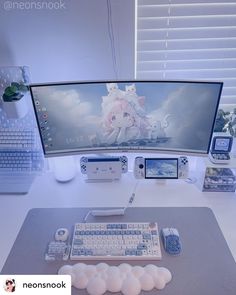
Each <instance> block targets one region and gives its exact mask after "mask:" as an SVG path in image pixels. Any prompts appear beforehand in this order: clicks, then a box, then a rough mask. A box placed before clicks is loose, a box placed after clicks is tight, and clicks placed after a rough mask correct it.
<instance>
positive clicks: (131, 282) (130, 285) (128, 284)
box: [121, 274, 141, 295]
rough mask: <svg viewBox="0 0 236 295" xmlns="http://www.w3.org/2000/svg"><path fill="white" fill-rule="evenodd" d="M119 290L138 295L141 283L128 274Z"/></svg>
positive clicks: (125, 294)
mask: <svg viewBox="0 0 236 295" xmlns="http://www.w3.org/2000/svg"><path fill="white" fill-rule="evenodd" d="M121 291H122V293H123V294H124V295H138V294H139V293H140V292H141V285H140V282H139V280H138V279H137V278H136V277H135V276H133V275H131V274H129V275H127V278H126V279H125V280H124V282H123V285H122V288H121Z"/></svg>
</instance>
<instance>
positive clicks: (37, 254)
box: [1, 207, 236, 295]
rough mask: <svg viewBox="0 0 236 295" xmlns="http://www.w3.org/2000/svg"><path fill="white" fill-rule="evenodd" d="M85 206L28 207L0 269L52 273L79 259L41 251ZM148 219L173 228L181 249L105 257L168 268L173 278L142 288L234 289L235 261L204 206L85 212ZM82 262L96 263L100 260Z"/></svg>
mask: <svg viewBox="0 0 236 295" xmlns="http://www.w3.org/2000/svg"><path fill="white" fill-rule="evenodd" d="M94 209H95V208H94ZM99 209H101V208H99ZM89 210H91V208H51V209H50V208H47V209H32V210H30V211H29V212H28V215H27V217H26V219H25V221H24V223H23V225H22V227H21V230H20V232H19V234H18V236H17V238H16V241H15V243H14V245H13V247H12V249H11V251H10V254H9V256H8V258H7V260H6V263H5V265H4V267H3V269H2V272H1V273H2V274H11V273H14V274H56V273H57V271H58V269H59V268H60V267H61V266H62V265H65V264H75V263H77V262H79V261H70V260H68V261H59V262H46V261H45V260H44V253H45V250H46V245H47V243H48V242H49V241H51V240H52V239H53V235H54V234H55V231H56V230H57V229H58V228H61V227H63V228H67V229H68V230H69V231H70V235H71V234H72V230H73V224H75V223H76V222H81V221H82V220H83V218H84V216H85V215H86V214H87V212H88V211H89ZM149 221H156V222H157V223H158V226H159V229H162V228H164V227H175V228H177V229H178V231H179V234H180V239H181V242H182V252H181V255H179V256H170V255H168V254H167V253H166V252H165V251H164V249H163V245H161V247H162V260H160V261H124V260H123V261H105V262H107V263H108V264H109V265H119V264H121V263H122V262H126V263H130V264H131V265H141V266H144V265H146V264H150V263H153V264H155V265H157V266H163V267H166V268H168V269H169V270H170V271H171V273H172V276H173V278H172V281H171V282H170V283H169V284H168V285H166V287H165V288H164V289H163V290H161V291H157V290H156V289H153V290H152V291H149V292H142V293H141V294H157V292H160V294H162V295H172V294H173V295H176V294H181V295H185V294H186V295H189V294H191V295H199V294H201V295H209V294H214V295H222V294H224V295H235V290H236V279H235V278H236V264H235V261H234V259H233V256H232V254H231V252H230V250H229V248H228V246H227V243H226V241H225V239H224V237H223V235H222V232H221V230H220V228H219V226H218V224H217V221H216V219H215V216H214V214H213V213H212V211H211V210H210V209H209V208H199V207H198V208H187V207H184V208H181V207H176V208H173V207H168V208H128V209H127V211H126V213H125V215H124V216H112V217H93V216H90V217H89V219H88V220H87V222H149ZM83 262H85V263H87V264H97V263H99V262H100V261H91V260H90V261H83ZM78 292H79V294H87V292H86V291H85V290H78V289H75V288H72V295H75V294H78ZM106 294H112V293H106ZM116 294H118V293H116Z"/></svg>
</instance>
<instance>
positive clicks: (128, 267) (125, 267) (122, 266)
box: [118, 263, 132, 273]
mask: <svg viewBox="0 0 236 295" xmlns="http://www.w3.org/2000/svg"><path fill="white" fill-rule="evenodd" d="M118 267H119V269H120V271H121V272H122V273H124V272H125V273H129V272H131V270H132V266H131V265H130V264H128V263H121V264H120V265H119V266H118Z"/></svg>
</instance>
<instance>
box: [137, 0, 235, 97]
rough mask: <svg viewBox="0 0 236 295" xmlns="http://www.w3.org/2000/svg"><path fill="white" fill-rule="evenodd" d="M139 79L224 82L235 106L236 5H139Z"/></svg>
mask: <svg viewBox="0 0 236 295" xmlns="http://www.w3.org/2000/svg"><path fill="white" fill-rule="evenodd" d="M135 65H136V69H135V73H136V78H137V79H156V80H194V81H223V82H224V87H223V92H222V98H221V103H236V1H235V0H226V1H223V0H221V1H220V0H169V1H168V0H136V62H135Z"/></svg>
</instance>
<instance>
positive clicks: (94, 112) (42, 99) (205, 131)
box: [31, 81, 221, 154]
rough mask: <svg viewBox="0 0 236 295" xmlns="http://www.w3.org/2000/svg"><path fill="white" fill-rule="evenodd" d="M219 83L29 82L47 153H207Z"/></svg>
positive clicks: (219, 88) (216, 104) (219, 89)
mask: <svg viewBox="0 0 236 295" xmlns="http://www.w3.org/2000/svg"><path fill="white" fill-rule="evenodd" d="M220 91H221V84H220V83H218V84H217V83H182V82H169V83H167V82H143V81H142V82H131V83H129V82H120V83H105V82H93V83H70V84H54V85H53V84H50V85H35V86H31V94H32V97H33V102H34V106H35V111H36V115H37V119H38V124H39V129H40V133H41V138H42V141H43V145H44V150H45V153H46V154H47V153H48V154H50V153H57V152H73V151H80V150H81V151H83V150H84V151H90V150H92V151H93V150H95V151H99V150H100V149H101V150H102V149H103V150H104V149H106V148H107V149H110V150H113V149H114V150H115V149H127V150H128V149H131V150H132V149H134V150H136V149H147V150H148V149H150V150H155V149H160V150H167V151H168V150H169V151H171V150H177V151H178V150H180V151H193V152H203V153H204V152H206V151H207V149H208V145H209V139H210V137H211V132H212V128H213V126H212V124H213V123H214V118H215V114H216V111H217V107H218V98H219V94H220Z"/></svg>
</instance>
